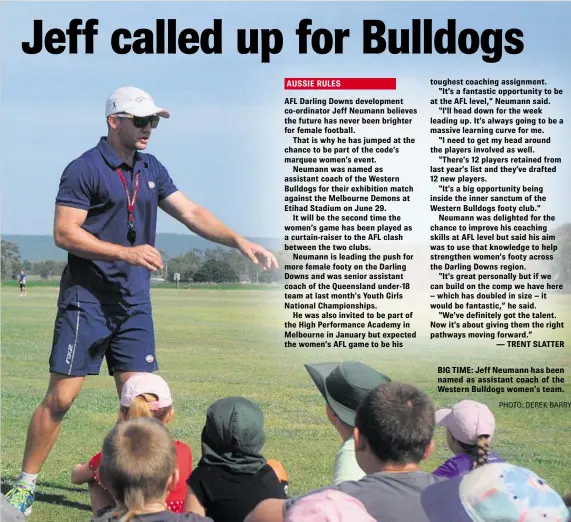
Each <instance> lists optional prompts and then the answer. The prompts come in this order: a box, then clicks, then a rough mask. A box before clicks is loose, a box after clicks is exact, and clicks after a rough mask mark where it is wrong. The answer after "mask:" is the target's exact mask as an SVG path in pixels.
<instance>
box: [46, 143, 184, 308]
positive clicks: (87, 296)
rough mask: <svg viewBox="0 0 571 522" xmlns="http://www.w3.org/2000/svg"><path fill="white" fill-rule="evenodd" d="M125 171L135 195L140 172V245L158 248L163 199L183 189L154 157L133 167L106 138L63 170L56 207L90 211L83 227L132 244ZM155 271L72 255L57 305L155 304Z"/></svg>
mask: <svg viewBox="0 0 571 522" xmlns="http://www.w3.org/2000/svg"><path fill="white" fill-rule="evenodd" d="M118 168H121V170H122V171H123V175H124V177H125V180H126V181H127V185H128V188H129V195H130V197H132V196H133V191H134V188H135V174H136V173H137V172H139V173H140V181H139V192H138V194H137V200H136V202H135V209H134V218H135V230H136V231H137V241H136V243H135V246H137V245H152V246H154V245H155V235H156V225H157V210H158V203H159V201H160V200H161V199H164V198H166V197H168V196H170V195H171V194H172V193H173V192H176V191H177V190H178V189H177V188H176V186H175V185H174V183H173V181H172V179H171V178H170V176H169V173H168V172H167V170H166V168H165V167H164V166H163V165H162V164H161V163H160V162H159V161H158V160H157V159H156V158H155V157H154V156H152V155H151V154H143V153H140V152H137V153H136V154H135V164H134V165H133V168H132V169H131V168H130V167H128V166H127V165H126V164H124V163H123V161H122V160H121V159H120V158H119V156H118V155H117V153H116V152H115V151H114V150H113V149H112V148H111V146H110V145H109V144H108V143H107V140H106V138H101V140H100V141H99V143H98V145H97V146H96V147H94V148H92V149H90V150H88V151H87V152H85V153H83V154H82V155H81V156H80V157H79V158H77V159H76V160H74V161H72V162H71V163H70V164H69V165H68V166H67V167H66V169H65V170H64V172H63V174H62V177H61V181H60V185H59V191H58V194H57V197H56V204H57V205H62V206H66V207H73V208H79V209H82V210H86V211H87V218H86V220H85V223H84V224H83V228H84V229H85V230H87V231H88V232H89V233H91V234H93V235H94V236H95V237H97V238H98V239H101V240H102V241H107V242H109V243H114V244H116V245H123V246H131V243H129V241H128V240H127V232H128V229H129V226H128V208H127V205H128V204H127V194H126V192H125V187H124V186H123V183H122V181H121V178H120V176H119V174H118V173H117V169H118ZM150 277H151V275H150V272H149V271H148V270H147V269H146V268H144V267H142V266H132V265H129V264H128V263H125V262H122V261H92V260H89V259H84V258H81V257H78V256H76V255H74V254H71V253H69V254H68V262H67V266H66V267H65V270H64V272H63V275H62V278H61V284H60V295H59V300H58V304H59V305H68V304H72V303H74V304H77V303H78V302H80V303H81V302H91V303H101V304H116V303H122V304H127V305H130V304H140V303H148V302H150Z"/></svg>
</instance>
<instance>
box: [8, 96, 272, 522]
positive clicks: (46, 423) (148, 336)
mask: <svg viewBox="0 0 571 522" xmlns="http://www.w3.org/2000/svg"><path fill="white" fill-rule="evenodd" d="M169 116H170V113H169V112H168V111H166V110H165V109H161V108H160V107H157V106H156V105H155V103H154V101H153V99H152V98H151V96H150V95H149V94H147V93H146V92H144V91H142V90H141V89H137V88H135V87H121V88H120V89H117V90H116V91H115V92H114V93H113V94H111V96H110V97H109V98H108V100H107V104H106V108H105V122H106V126H107V136H104V137H102V138H101V139H100V140H99V143H98V144H97V146H95V147H93V148H92V149H90V150H88V151H86V152H85V153H83V154H82V155H81V156H80V157H79V158H77V159H75V160H73V161H72V162H71V163H70V164H69V165H68V166H67V167H66V168H65V170H64V172H63V174H62V177H61V180H60V185H59V191H58V194H57V197H56V208H55V222H54V239H55V242H56V245H57V246H58V247H60V248H62V249H64V250H66V251H67V252H68V263H67V266H66V267H65V269H64V271H63V274H62V277H61V284H60V293H59V299H58V312H57V316H56V320H55V325H54V336H53V342H52V351H51V355H50V364H49V371H50V373H51V375H50V382H49V385H48V391H47V393H46V395H45V397H44V399H43V401H42V403H41V404H40V405H39V406H38V407H37V408H36V411H35V413H34V415H33V417H32V420H31V422H30V425H29V428H28V435H27V438H26V447H25V450H24V458H23V461H22V472H21V474H20V477H19V479H18V481H17V484H16V487H15V488H14V489H12V490H11V491H9V492H8V493H7V495H6V496H7V497H8V499H9V501H10V503H11V504H12V505H13V506H15V507H16V508H17V509H19V510H20V511H22V512H25V513H28V514H29V513H30V512H31V509H32V504H33V502H34V493H35V488H36V481H37V478H38V474H39V473H40V470H41V468H42V466H43V464H44V462H45V460H46V459H47V457H48V455H49V453H50V451H51V449H52V447H53V445H54V444H55V442H56V440H57V437H58V435H59V431H60V428H61V423H62V420H63V418H64V416H65V414H66V413H67V411H68V410H69V409H70V408H71V406H72V404H73V401H74V400H75V398H76V397H77V395H78V394H79V392H80V390H81V388H82V386H83V382H84V380H85V377H86V376H87V375H97V374H99V370H100V367H101V363H102V361H103V358H104V357H105V358H106V359H107V367H108V368H109V373H110V374H111V375H113V377H114V379H115V385H116V387H117V393H118V394H119V395H120V394H121V388H122V387H123V384H124V383H125V381H127V379H128V378H129V377H130V376H131V375H132V374H133V373H137V372H154V371H156V370H157V369H158V364H157V358H156V354H155V333H154V326H153V316H152V307H151V297H150V276H151V272H153V271H155V270H160V269H162V268H163V261H162V259H161V255H160V253H159V251H158V250H157V249H156V248H155V236H156V224H157V214H158V210H159V209H161V210H163V211H164V212H166V213H167V214H169V215H170V216H172V217H174V218H175V219H176V220H177V221H180V222H181V223H182V224H183V225H185V226H186V227H187V228H188V229H189V230H190V231H192V232H194V233H196V234H198V235H199V236H202V237H204V238H206V239H208V240H210V241H214V242H216V243H220V244H222V245H226V246H228V247H231V248H236V249H238V250H239V251H240V252H241V253H242V254H244V255H245V256H246V257H247V258H249V259H250V260H251V261H252V262H253V263H255V264H261V265H262V267H263V268H264V269H273V268H277V266H278V264H277V261H276V258H275V256H274V255H273V254H272V253H270V252H268V251H267V250H265V249H264V248H262V247H261V246H259V245H256V244H254V243H252V242H250V241H248V240H246V239H245V238H243V237H242V236H240V235H239V234H237V233H236V232H234V231H232V230H231V229H229V228H228V227H227V226H226V225H224V224H223V223H221V222H220V221H219V220H218V219H216V217H214V216H213V215H212V214H211V213H210V212H209V211H208V210H206V209H204V208H202V207H200V206H199V205H197V204H195V203H193V202H192V201H190V200H189V199H187V198H186V196H185V195H184V194H183V193H182V192H181V191H180V190H178V188H177V187H176V185H175V184H174V182H173V180H172V179H171V177H170V175H169V173H168V171H167V169H166V168H165V167H164V166H163V165H162V164H161V163H160V162H159V161H158V160H157V159H156V158H155V157H154V156H153V155H151V154H146V153H143V151H144V150H145V149H146V148H147V144H148V142H149V139H150V137H151V134H152V132H153V129H155V128H156V127H157V126H158V124H159V121H160V120H161V118H168V117H169ZM62 150H65V145H62ZM181 153H182V154H183V156H184V157H185V159H186V160H187V165H188V168H189V169H191V171H192V166H193V164H192V162H191V161H190V159H191V158H190V157H189V156H188V151H181ZM192 175H196V173H194V172H192ZM214 183H216V182H214Z"/></svg>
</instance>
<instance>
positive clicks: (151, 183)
mask: <svg viewBox="0 0 571 522" xmlns="http://www.w3.org/2000/svg"><path fill="white" fill-rule="evenodd" d="M149 188H150V189H154V188H155V182H154V181H149Z"/></svg>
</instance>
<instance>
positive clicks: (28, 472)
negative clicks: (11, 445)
mask: <svg viewBox="0 0 571 522" xmlns="http://www.w3.org/2000/svg"><path fill="white" fill-rule="evenodd" d="M84 380H85V377H70V376H67V375H61V374H57V373H52V374H51V378H50V384H49V386H48V391H47V393H46V396H45V397H44V400H43V401H42V402H41V404H40V405H39V406H38V407H37V408H36V411H35V412H34V415H33V416H32V420H31V421H30V425H29V427H28V434H27V436H26V448H25V450H24V459H23V462H22V473H21V475H20V478H19V480H18V482H17V484H16V486H15V487H14V488H13V489H11V490H10V491H9V492H8V493H7V494H6V498H7V499H8V501H9V502H10V504H12V505H13V506H14V507H16V508H17V509H18V510H19V511H20V512H22V513H24V514H25V515H30V514H31V512H32V504H33V502H34V493H35V487H36V479H37V477H38V473H39V472H40V470H41V469H42V465H43V464H44V462H45V460H46V459H47V458H48V455H49V454H50V451H51V449H52V448H53V446H54V444H55V442H56V440H57V438H58V435H59V432H60V429H61V422H62V420H63V418H64V416H65V414H66V413H67V412H68V411H69V409H70V408H71V405H72V404H73V401H74V400H75V398H76V397H77V395H78V394H79V392H80V390H81V387H82V385H83V381H84Z"/></svg>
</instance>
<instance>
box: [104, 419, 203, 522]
mask: <svg viewBox="0 0 571 522" xmlns="http://www.w3.org/2000/svg"><path fill="white" fill-rule="evenodd" d="M99 471H100V476H101V482H102V484H104V485H105V487H106V488H107V489H108V491H109V492H110V493H111V494H112V495H113V498H114V500H115V504H116V506H115V507H113V508H108V509H103V510H101V511H100V512H99V513H97V515H96V516H95V517H94V518H93V522H111V521H118V522H119V521H120V522H183V521H187V522H207V521H209V522H212V520H210V519H207V518H204V517H202V516H200V515H196V514H194V513H186V514H182V513H174V512H172V511H170V510H169V509H167V500H166V499H167V496H168V495H169V492H172V491H173V490H174V489H176V488H177V485H178V483H179V481H180V477H179V471H178V469H177V451H176V446H175V442H174V440H173V439H172V437H171V436H170V434H169V432H168V430H167V429H166V427H165V425H164V424H163V423H162V422H159V421H157V420H156V419H151V418H138V419H133V420H128V421H126V422H121V423H119V424H117V426H115V428H114V429H113V430H112V431H111V433H109V435H107V437H105V441H104V442H103V454H102V456H101V466H100V470H99Z"/></svg>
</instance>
